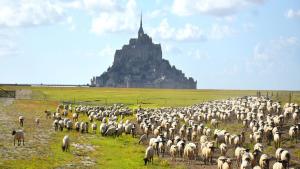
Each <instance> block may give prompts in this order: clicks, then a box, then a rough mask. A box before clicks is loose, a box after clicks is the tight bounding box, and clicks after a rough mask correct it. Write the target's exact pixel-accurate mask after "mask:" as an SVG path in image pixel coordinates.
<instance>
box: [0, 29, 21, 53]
mask: <svg viewBox="0 0 300 169" xmlns="http://www.w3.org/2000/svg"><path fill="white" fill-rule="evenodd" d="M17 34H18V32H16V31H15V30H12V29H10V30H8V29H0V58H1V57H7V56H14V55H18V54H19V53H21V52H20V50H19V49H18V45H17V41H16V37H17Z"/></svg>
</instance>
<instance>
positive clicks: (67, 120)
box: [12, 96, 300, 169]
mask: <svg viewBox="0 0 300 169" xmlns="http://www.w3.org/2000/svg"><path fill="white" fill-rule="evenodd" d="M133 114H135V116H136V123H133V122H130V121H129V120H126V122H123V118H124V116H131V115H133ZM45 115H46V118H49V119H53V128H54V130H55V131H63V130H76V131H77V132H81V133H88V132H89V128H90V129H91V133H97V130H98V128H99V133H100V134H101V135H103V136H115V137H118V136H120V135H122V134H123V133H125V134H132V136H133V137H135V136H136V135H137V134H139V135H141V136H140V139H139V144H140V143H143V144H148V145H149V146H148V147H147V148H146V151H145V157H144V163H145V165H147V163H149V162H152V163H153V157H154V156H155V155H157V156H163V157H164V156H165V155H169V156H170V157H171V159H172V160H175V161H176V160H178V158H182V159H184V160H186V161H187V162H188V163H189V164H190V163H193V161H202V162H203V163H204V164H205V165H208V164H213V163H216V164H217V167H218V169H231V168H234V166H235V165H236V166H237V167H238V168H240V169H252V168H253V169H269V168H270V167H269V163H270V161H271V160H273V159H274V158H275V160H276V162H275V163H274V164H273V169H288V168H290V160H291V153H290V152H289V151H288V150H285V149H283V148H281V143H282V139H283V136H282V134H284V132H288V135H289V138H290V140H291V141H294V142H297V140H298V139H299V136H300V123H298V120H299V115H300V114H299V106H298V105H297V104H293V103H290V104H289V103H287V104H285V105H284V106H283V107H281V105H280V103H279V102H274V101H272V100H270V99H268V98H266V97H252V96H249V97H242V98H234V99H227V100H219V101H218V100H217V101H210V102H205V103H202V104H198V105H193V106H189V107H180V108H157V109H141V108H139V109H137V110H135V112H134V113H133V111H131V110H130V109H129V108H128V107H125V106H123V105H113V106H82V105H79V106H76V107H72V106H71V105H59V106H58V107H57V109H56V111H55V112H54V113H51V112H50V111H45ZM81 116H83V117H85V118H81V121H79V117H81ZM83 119H86V120H83ZM96 121H100V122H101V124H100V126H99V127H98V126H97V123H96ZM233 121H238V122H239V123H241V124H242V125H243V126H244V128H243V129H241V131H240V132H239V133H230V132H229V131H227V130H225V129H223V128H222V127H220V126H222V123H224V124H226V123H231V122H233ZM290 121H292V122H290ZM19 123H20V126H21V127H22V126H23V124H24V117H23V116H20V117H19ZM35 123H36V125H39V123H40V120H39V118H36V119H35ZM287 128H288V129H287ZM287 130H288V131H287ZM247 133H250V134H248V135H247ZM12 135H14V145H15V140H17V141H18V145H20V144H21V142H23V145H24V132H23V131H22V130H17V131H15V130H13V132H12ZM247 141H248V142H251V143H253V144H254V147H253V149H249V148H247V146H246V144H245V143H246V142H247ZM272 143H273V144H274V146H275V148H276V153H275V156H273V157H274V158H272V155H271V154H266V153H265V152H264V148H265V147H266V145H271V144H272ZM69 147H70V138H69V136H68V135H66V136H65V137H64V138H63V141H62V150H63V151H69ZM230 149H232V150H233V152H234V155H233V156H229V154H228V150H230ZM218 156H219V157H218ZM216 157H218V158H216ZM234 161H236V162H235V163H234Z"/></svg>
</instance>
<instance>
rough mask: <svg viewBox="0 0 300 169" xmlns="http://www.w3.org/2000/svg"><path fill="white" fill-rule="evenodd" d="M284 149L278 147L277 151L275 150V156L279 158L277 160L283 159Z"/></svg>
mask: <svg viewBox="0 0 300 169" xmlns="http://www.w3.org/2000/svg"><path fill="white" fill-rule="evenodd" d="M283 151H284V149H283V148H277V150H276V152H275V157H276V159H277V161H279V160H280V159H281V153H282V152H283Z"/></svg>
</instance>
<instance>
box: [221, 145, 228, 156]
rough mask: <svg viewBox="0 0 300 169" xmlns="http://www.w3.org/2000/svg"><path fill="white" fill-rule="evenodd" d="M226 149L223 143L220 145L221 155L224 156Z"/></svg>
mask: <svg viewBox="0 0 300 169" xmlns="http://www.w3.org/2000/svg"><path fill="white" fill-rule="evenodd" d="M227 150H228V147H227V145H226V144H225V143H222V144H220V151H221V155H223V156H225V155H226V153H227Z"/></svg>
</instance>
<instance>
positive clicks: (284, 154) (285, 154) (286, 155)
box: [280, 150, 291, 168]
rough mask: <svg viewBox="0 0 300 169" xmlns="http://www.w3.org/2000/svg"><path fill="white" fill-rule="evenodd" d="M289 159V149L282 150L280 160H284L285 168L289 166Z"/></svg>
mask: <svg viewBox="0 0 300 169" xmlns="http://www.w3.org/2000/svg"><path fill="white" fill-rule="evenodd" d="M290 159H291V154H290V153H289V151H287V150H284V151H282V153H281V155H280V160H281V161H285V162H286V164H287V168H288V167H289V164H290Z"/></svg>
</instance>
